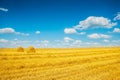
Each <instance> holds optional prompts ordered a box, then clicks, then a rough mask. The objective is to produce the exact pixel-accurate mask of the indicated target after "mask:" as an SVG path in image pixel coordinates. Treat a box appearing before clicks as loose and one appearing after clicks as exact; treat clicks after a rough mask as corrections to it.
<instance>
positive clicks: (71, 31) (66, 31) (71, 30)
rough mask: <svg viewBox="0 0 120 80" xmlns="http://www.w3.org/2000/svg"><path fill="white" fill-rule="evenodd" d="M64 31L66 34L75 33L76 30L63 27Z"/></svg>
mask: <svg viewBox="0 0 120 80" xmlns="http://www.w3.org/2000/svg"><path fill="white" fill-rule="evenodd" d="M64 32H65V33H66V34H76V33H77V31H76V30H75V29H74V28H65V29H64Z"/></svg>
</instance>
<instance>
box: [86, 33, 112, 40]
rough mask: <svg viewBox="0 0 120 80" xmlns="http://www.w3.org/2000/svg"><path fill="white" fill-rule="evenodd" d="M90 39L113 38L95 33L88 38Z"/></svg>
mask: <svg viewBox="0 0 120 80" xmlns="http://www.w3.org/2000/svg"><path fill="white" fill-rule="evenodd" d="M87 37H88V38H91V39H99V38H111V36H110V35H105V34H97V33H93V34H90V35H88V36H87Z"/></svg>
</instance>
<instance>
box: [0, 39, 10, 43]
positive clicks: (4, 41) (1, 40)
mask: <svg viewBox="0 0 120 80" xmlns="http://www.w3.org/2000/svg"><path fill="white" fill-rule="evenodd" d="M7 42H8V40H6V39H0V43H7Z"/></svg>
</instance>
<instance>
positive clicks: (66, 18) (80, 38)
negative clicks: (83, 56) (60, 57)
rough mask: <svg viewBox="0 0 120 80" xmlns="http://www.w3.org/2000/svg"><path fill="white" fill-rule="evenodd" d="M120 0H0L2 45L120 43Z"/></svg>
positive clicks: (0, 37)
mask: <svg viewBox="0 0 120 80" xmlns="http://www.w3.org/2000/svg"><path fill="white" fill-rule="evenodd" d="M119 4H120V0H0V47H18V46H23V47H28V46H34V47H99V46H120V5H119Z"/></svg>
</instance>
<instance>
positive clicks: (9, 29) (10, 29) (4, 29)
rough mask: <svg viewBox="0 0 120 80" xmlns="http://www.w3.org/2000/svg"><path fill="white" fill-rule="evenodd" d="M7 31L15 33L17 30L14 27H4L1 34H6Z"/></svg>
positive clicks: (0, 31)
mask: <svg viewBox="0 0 120 80" xmlns="http://www.w3.org/2000/svg"><path fill="white" fill-rule="evenodd" d="M5 33H15V30H14V29H13V28H2V29H0V34H5Z"/></svg>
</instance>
